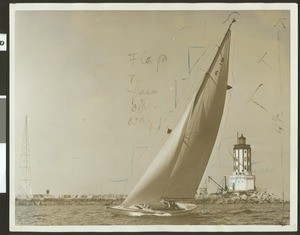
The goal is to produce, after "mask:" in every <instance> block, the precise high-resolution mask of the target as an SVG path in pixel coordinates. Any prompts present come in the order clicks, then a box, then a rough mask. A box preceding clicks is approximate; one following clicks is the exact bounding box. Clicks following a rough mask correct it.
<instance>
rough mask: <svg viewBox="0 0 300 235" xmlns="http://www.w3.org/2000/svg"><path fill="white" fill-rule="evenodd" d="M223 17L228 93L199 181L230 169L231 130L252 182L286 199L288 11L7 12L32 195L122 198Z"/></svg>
mask: <svg viewBox="0 0 300 235" xmlns="http://www.w3.org/2000/svg"><path fill="white" fill-rule="evenodd" d="M233 17H235V18H236V20H237V22H236V23H234V24H233V25H232V27H231V31H232V35H231V51H230V65H229V82H228V84H229V85H230V86H232V89H231V90H229V91H227V96H226V102H225V108H224V113H223V118H222V122H221V126H220V129H219V133H218V137H217V140H216V143H215V146H214V149H213V152H212V154H211V157H210V160H209V163H208V166H207V168H206V171H205V175H204V177H203V180H202V182H201V184H200V187H204V186H205V185H207V186H208V188H209V190H210V192H214V191H215V190H216V187H215V185H214V183H212V182H207V177H208V176H212V177H213V178H214V179H215V180H216V181H218V182H220V181H221V179H222V177H223V176H227V178H228V176H229V175H231V174H232V172H233V169H232V165H233V163H232V161H233V159H232V152H233V145H234V144H236V141H237V140H236V137H237V133H239V134H243V135H244V136H245V137H246V138H247V143H248V144H251V148H252V164H253V165H252V169H253V171H252V173H253V174H254V175H255V177H256V186H257V187H259V188H261V189H266V190H268V191H269V192H271V193H275V194H277V195H278V196H281V195H282V193H283V192H284V195H285V197H289V181H290V176H289V173H290V167H289V166H290V149H289V145H290V129H289V128H290V126H289V125H290V18H289V12H288V11H270V10H266V11H254V10H253V11H238V12H236V11H235V12H233V11H96V10H95V11H18V12H16V16H15V55H14V62H15V78H14V82H15V104H14V105H13V106H12V108H13V109H14V111H15V116H16V119H15V123H14V124H15V133H13V134H12V138H14V141H15V146H14V148H15V156H14V158H13V159H15V170H16V175H17V174H18V169H19V162H20V156H21V151H22V141H23V132H24V123H25V117H26V115H27V116H28V138H29V148H30V166H31V183H32V192H33V193H36V194H38V193H45V191H46V190H47V189H48V190H50V192H51V193H52V194H101V193H121V194H128V193H129V192H130V191H131V190H132V188H133V187H134V185H135V184H136V183H137V181H138V179H139V178H140V177H141V176H142V174H143V173H144V172H145V171H146V169H147V167H148V166H149V164H150V163H151V161H152V160H153V158H154V157H155V153H156V151H157V150H158V149H159V148H160V146H161V145H162V144H163V143H164V141H165V139H166V136H167V135H166V129H167V128H170V127H171V128H172V127H174V125H175V124H176V121H177V120H178V118H179V117H180V115H181V114H182V113H183V112H184V109H185V107H186V106H185V105H186V104H185V100H187V99H188V98H189V97H191V95H192V91H193V89H192V88H193V87H195V86H196V84H198V83H199V81H200V79H201V78H202V77H203V75H204V73H205V71H207V69H208V67H209V65H210V63H211V61H212V59H213V56H214V54H215V53H216V51H217V48H218V45H220V42H221V40H222V39H223V37H224V35H225V33H226V31H227V28H228V26H229V24H230V22H231V21H232V18H233ZM195 64H196V65H197V68H198V67H199V69H197V71H195V69H194V68H195V67H194V65H195ZM197 82H198V83H197ZM294 157H295V156H294Z"/></svg>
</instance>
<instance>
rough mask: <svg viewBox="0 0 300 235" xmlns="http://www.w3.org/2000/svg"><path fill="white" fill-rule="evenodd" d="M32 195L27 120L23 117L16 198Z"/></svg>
mask: <svg viewBox="0 0 300 235" xmlns="http://www.w3.org/2000/svg"><path fill="white" fill-rule="evenodd" d="M31 195H32V187H31V167H30V152H29V137H28V118H27V115H26V117H25V127H24V132H23V140H22V150H21V156H20V162H19V177H18V180H17V196H19V197H29V196H31Z"/></svg>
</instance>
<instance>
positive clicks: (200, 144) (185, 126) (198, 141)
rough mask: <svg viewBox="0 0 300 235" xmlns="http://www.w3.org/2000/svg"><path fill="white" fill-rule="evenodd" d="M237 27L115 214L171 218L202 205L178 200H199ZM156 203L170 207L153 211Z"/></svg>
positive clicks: (216, 127) (216, 131) (216, 132)
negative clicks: (197, 194)
mask: <svg viewBox="0 0 300 235" xmlns="http://www.w3.org/2000/svg"><path fill="white" fill-rule="evenodd" d="M234 22H235V19H234V20H233V21H232V23H234ZM232 23H231V24H230V26H229V28H228V30H227V32H226V34H225V36H224V38H223V40H222V43H221V45H220V47H219V49H218V51H217V53H216V55H215V57H214V59H213V61H212V63H211V65H210V67H209V69H208V71H207V72H206V73H205V76H204V79H203V82H202V84H201V85H200V87H199V89H198V90H197V92H196V93H195V94H194V95H193V97H192V99H191V101H190V103H189V105H188V106H187V108H186V110H185V112H184V113H183V115H182V117H181V118H180V120H179V121H178V123H177V125H176V127H175V128H174V129H173V130H170V129H168V133H169V138H168V139H167V141H166V142H165V144H164V145H163V146H162V148H161V149H160V151H159V152H158V154H157V155H156V157H155V158H154V160H153V162H152V164H151V165H150V166H149V168H148V169H147V171H146V173H145V174H144V175H143V177H142V178H141V179H140V181H139V182H138V184H137V185H136V186H135V187H134V189H133V190H132V191H131V193H130V194H129V195H128V197H127V198H126V199H125V201H124V202H123V203H122V204H121V205H118V206H112V207H110V209H111V210H112V211H113V212H115V213H118V214H125V215H132V216H141V215H155V216H171V215H178V214H185V213H189V212H190V211H191V210H193V209H195V208H196V207H197V206H196V205H194V204H188V203H179V202H176V203H175V202H174V200H176V199H177V200H180V199H192V198H194V196H195V194H196V191H197V188H198V186H199V184H200V181H201V179H202V177H203V174H204V171H205V169H206V166H207V163H208V160H209V158H210V155H211V152H212V149H213V146H214V144H215V141H216V138H217V134H218V130H219V126H220V122H221V119H222V115H223V109H224V104H225V97H226V90H227V89H230V88H231V87H229V86H228V85H227V81H228V69H229V52H230V37H231V31H230V27H231V25H232ZM157 202H164V203H165V204H167V206H166V207H156V208H158V209H154V208H155V205H157ZM145 205H146V206H145ZM149 205H150V207H149ZM151 205H154V206H151Z"/></svg>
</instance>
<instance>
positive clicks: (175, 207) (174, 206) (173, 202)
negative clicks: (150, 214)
mask: <svg viewBox="0 0 300 235" xmlns="http://www.w3.org/2000/svg"><path fill="white" fill-rule="evenodd" d="M170 207H171V208H172V209H179V207H178V205H177V204H176V203H175V201H174V199H171V201H170Z"/></svg>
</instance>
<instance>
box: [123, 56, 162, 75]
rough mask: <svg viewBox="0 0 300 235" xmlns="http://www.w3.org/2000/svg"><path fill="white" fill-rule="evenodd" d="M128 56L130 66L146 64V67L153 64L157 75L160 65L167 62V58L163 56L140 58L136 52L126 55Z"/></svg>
mask: <svg viewBox="0 0 300 235" xmlns="http://www.w3.org/2000/svg"><path fill="white" fill-rule="evenodd" d="M128 56H129V57H130V61H131V65H132V66H134V65H135V64H137V63H140V64H146V65H149V64H152V63H155V64H156V72H157V73H158V69H159V66H160V64H162V63H164V62H166V61H167V60H168V57H167V56H166V55H164V54H161V55H159V56H158V57H155V58H154V57H152V56H144V55H142V56H140V54H139V53H138V52H135V53H130V54H128Z"/></svg>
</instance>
